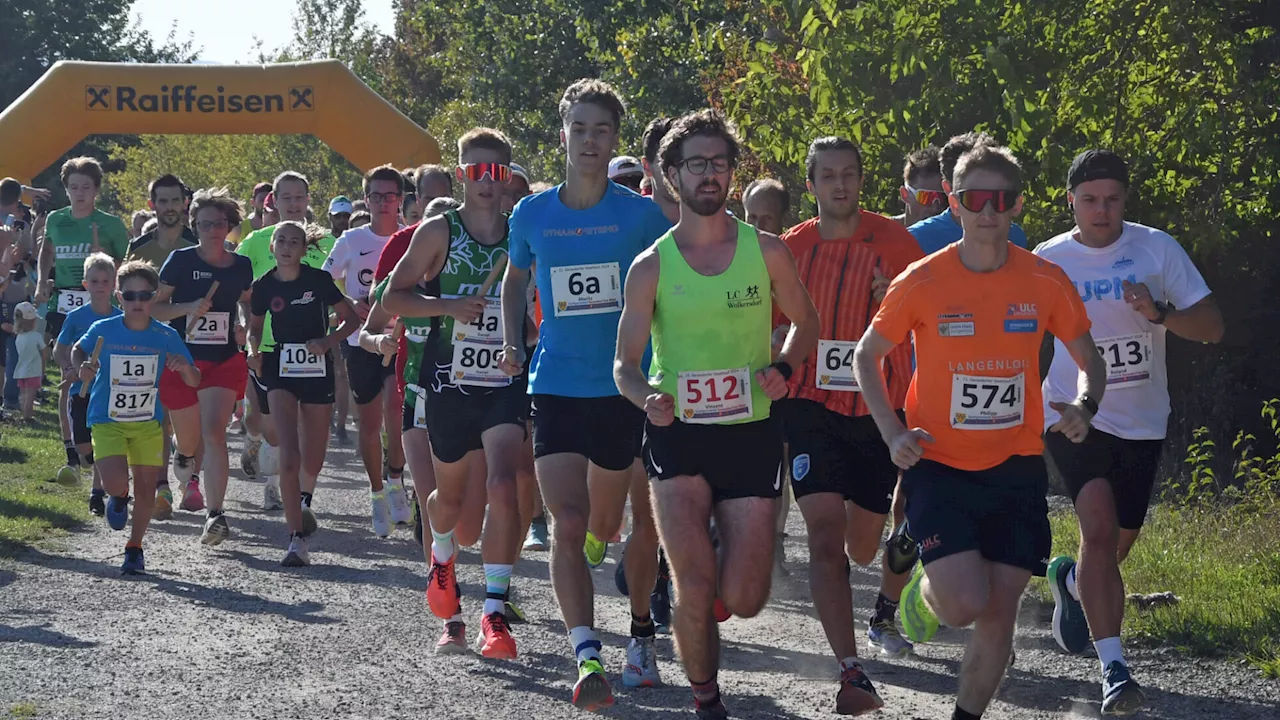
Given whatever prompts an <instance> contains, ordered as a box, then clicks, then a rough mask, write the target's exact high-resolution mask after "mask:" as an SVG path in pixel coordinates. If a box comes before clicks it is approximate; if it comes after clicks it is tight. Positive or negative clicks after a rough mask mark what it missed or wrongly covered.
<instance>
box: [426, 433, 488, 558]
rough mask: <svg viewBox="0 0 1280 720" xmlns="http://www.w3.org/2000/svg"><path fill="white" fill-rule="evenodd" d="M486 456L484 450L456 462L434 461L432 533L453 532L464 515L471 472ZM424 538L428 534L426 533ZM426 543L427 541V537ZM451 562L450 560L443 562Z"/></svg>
mask: <svg viewBox="0 0 1280 720" xmlns="http://www.w3.org/2000/svg"><path fill="white" fill-rule="evenodd" d="M482 455H483V451H481V450H473V451H471V452H469V453H467V454H466V455H464V456H463V458H462V459H461V460H458V461H457V462H451V463H447V462H443V461H441V460H440V459H439V458H436V460H435V468H436V489H435V491H434V492H432V493H431V495H430V497H428V498H427V505H426V515H427V520H428V522H429V523H430V526H431V532H438V533H441V534H443V533H447V532H451V531H453V530H454V529H455V528H456V527H457V524H458V518H459V517H460V516H461V515H462V505H463V500H464V499H465V498H466V495H467V484H468V481H469V480H470V478H471V477H472V475H471V472H470V469H471V465H473V464H474V463H475V462H476V461H478V459H479V458H480V457H481V456H482ZM423 534H424V536H425V535H427V533H423ZM424 542H426V538H425V537H424ZM441 559H442V560H448V558H441Z"/></svg>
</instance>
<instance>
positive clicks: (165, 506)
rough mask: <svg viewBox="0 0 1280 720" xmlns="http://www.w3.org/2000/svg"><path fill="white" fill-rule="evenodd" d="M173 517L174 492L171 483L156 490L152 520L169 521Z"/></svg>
mask: <svg viewBox="0 0 1280 720" xmlns="http://www.w3.org/2000/svg"><path fill="white" fill-rule="evenodd" d="M171 517H173V490H170V489H169V483H165V484H164V485H161V486H159V487H157V488H156V504H155V507H153V508H152V509H151V519H152V520H168V519H169V518H171Z"/></svg>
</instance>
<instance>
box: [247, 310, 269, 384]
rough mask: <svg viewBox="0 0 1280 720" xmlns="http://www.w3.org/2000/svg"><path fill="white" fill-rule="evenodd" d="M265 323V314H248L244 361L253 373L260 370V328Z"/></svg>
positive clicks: (261, 328)
mask: <svg viewBox="0 0 1280 720" xmlns="http://www.w3.org/2000/svg"><path fill="white" fill-rule="evenodd" d="M266 324H267V321H266V315H254V314H250V315H249V332H248V334H247V335H246V337H245V362H246V363H248V365H249V369H250V370H252V371H254V372H255V373H260V372H262V353H261V352H259V350H258V348H260V347H261V346H262V330H263V327H264V326H265V325H266Z"/></svg>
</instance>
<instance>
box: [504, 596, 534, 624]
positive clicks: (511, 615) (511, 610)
mask: <svg viewBox="0 0 1280 720" xmlns="http://www.w3.org/2000/svg"><path fill="white" fill-rule="evenodd" d="M502 614H503V615H506V616H507V622H509V623H511V624H512V625H523V624H524V623H527V622H529V619H528V618H527V617H525V615H524V610H521V609H520V608H519V606H517V605H516V604H515V603H514V602H512V601H510V600H503V601H502Z"/></svg>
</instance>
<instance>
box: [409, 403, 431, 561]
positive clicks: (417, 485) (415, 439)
mask: <svg viewBox="0 0 1280 720" xmlns="http://www.w3.org/2000/svg"><path fill="white" fill-rule="evenodd" d="M401 438H402V440H403V443H404V456H405V463H406V464H407V465H408V466H409V475H410V476H412V477H413V493H414V495H415V496H417V498H418V508H419V510H420V511H421V512H423V513H425V512H426V503H427V498H429V497H431V493H433V492H435V490H436V469H435V465H434V464H433V463H432V459H431V439H430V438H429V437H428V436H427V431H426V430H424V429H422V428H411V429H409V430H405V431H404V432H403V433H401ZM422 552H423V557H425V558H426V559H427V561H428V562H430V560H431V555H430V553H431V533H430V532H423V533H422Z"/></svg>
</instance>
